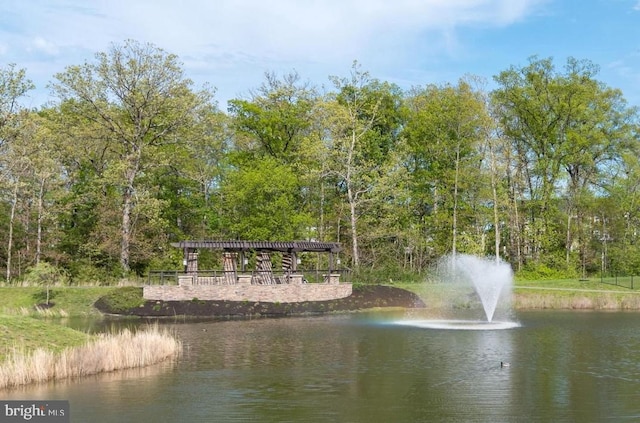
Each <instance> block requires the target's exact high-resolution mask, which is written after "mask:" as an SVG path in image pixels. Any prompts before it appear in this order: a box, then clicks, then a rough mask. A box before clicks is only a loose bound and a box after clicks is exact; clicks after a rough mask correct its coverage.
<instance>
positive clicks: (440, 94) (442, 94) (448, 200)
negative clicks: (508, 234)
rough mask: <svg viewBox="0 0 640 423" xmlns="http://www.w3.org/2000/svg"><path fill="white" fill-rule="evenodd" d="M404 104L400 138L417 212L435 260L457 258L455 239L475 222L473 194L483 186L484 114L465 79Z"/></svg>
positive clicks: (415, 95) (417, 92) (417, 94)
mask: <svg viewBox="0 0 640 423" xmlns="http://www.w3.org/2000/svg"><path fill="white" fill-rule="evenodd" d="M408 103H409V110H410V111H409V116H408V121H407V124H406V126H405V129H404V132H403V134H404V138H405V139H406V141H407V148H408V157H407V159H408V160H407V165H408V166H409V167H410V174H411V175H412V176H413V183H414V188H413V189H414V192H415V196H414V202H415V203H416V205H415V206H416V210H418V211H419V213H421V214H422V215H423V218H424V219H425V222H424V223H425V225H426V226H425V227H426V228H431V229H430V230H428V231H429V232H427V233H426V234H425V235H426V236H427V237H429V238H431V239H433V240H434V242H435V247H436V249H437V253H438V255H440V254H444V253H449V252H450V253H453V254H455V253H456V252H457V251H458V249H459V246H458V241H459V240H458V236H459V234H460V233H461V231H462V230H464V229H463V228H465V226H466V229H467V230H468V229H469V227H468V224H469V222H471V221H472V220H474V216H473V215H472V214H470V212H472V211H473V210H474V208H475V207H476V205H475V204H473V201H472V196H473V195H475V194H472V193H473V192H474V191H477V190H478V189H479V187H480V182H481V181H480V179H479V171H480V168H479V166H478V163H479V162H480V155H479V152H480V147H481V145H482V144H483V143H484V142H485V140H486V137H487V132H488V125H489V115H488V110H487V108H486V105H485V102H484V100H483V98H482V96H481V95H480V93H478V92H477V91H475V90H473V89H472V87H471V85H470V84H469V83H467V82H466V81H464V80H461V81H460V82H459V83H458V85H456V86H452V85H445V86H435V85H430V86H427V87H426V88H424V89H415V90H414V92H413V93H412V94H411V96H410V98H409V99H408ZM463 210H464V211H465V212H464V214H462V213H461V212H462V211H463ZM465 222H466V223H465Z"/></svg>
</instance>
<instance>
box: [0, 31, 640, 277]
mask: <svg viewBox="0 0 640 423" xmlns="http://www.w3.org/2000/svg"><path fill="white" fill-rule="evenodd" d="M597 74H598V68H597V66H596V65H595V64H593V63H592V62H590V61H588V60H577V59H573V58H570V59H569V60H567V62H566V63H565V64H563V65H562V66H558V65H557V64H556V63H554V62H553V60H552V59H550V58H539V57H535V56H534V57H531V58H529V60H528V62H527V64H526V65H524V66H511V67H509V68H508V69H506V70H504V71H502V72H500V73H499V74H498V75H496V76H494V82H495V84H494V85H495V88H494V89H492V90H489V89H487V85H488V84H487V81H484V80H482V79H481V78H478V77H474V76H465V77H463V78H461V79H460V80H458V81H456V82H455V83H447V84H430V83H427V84H425V85H423V86H416V87H413V88H411V89H409V90H404V91H403V90H402V89H400V88H399V87H398V86H396V85H395V84H392V83H389V82H385V81H380V80H378V79H376V78H374V77H372V76H371V75H370V74H369V73H368V72H367V71H365V70H363V69H362V67H361V65H360V64H358V63H357V62H354V63H353V66H352V67H351V69H350V70H349V71H348V72H347V74H346V76H330V77H329V81H330V83H331V88H330V89H328V90H324V91H321V90H320V89H319V88H318V87H316V86H313V85H312V84H310V83H308V82H305V80H304V79H303V78H302V77H301V76H300V75H299V74H297V73H296V72H291V73H288V74H284V75H277V74H274V73H266V74H265V78H264V81H263V82H262V84H261V85H260V86H259V87H257V88H253V89H251V90H249V91H248V94H247V95H246V96H244V97H242V98H237V99H233V100H230V101H229V103H228V109H227V110H226V111H223V110H220V108H219V107H218V105H217V103H216V101H215V90H214V89H213V88H211V87H210V86H206V85H205V86H203V87H195V86H194V84H193V82H192V81H191V80H189V79H188V78H187V77H186V76H185V73H184V70H183V69H182V65H181V63H180V61H179V58H178V57H177V56H175V55H173V54H170V53H167V52H166V51H164V50H163V49H161V48H158V47H156V46H154V45H152V44H144V43H139V42H137V41H132V40H129V41H125V42H123V43H121V44H113V45H111V46H110V48H109V49H108V51H106V52H101V53H98V54H96V56H95V57H94V58H93V59H91V60H87V61H86V62H85V63H83V64H80V65H72V66H68V67H67V68H66V69H65V70H64V71H63V72H61V73H58V74H56V75H54V76H53V79H52V82H51V83H50V85H49V89H50V90H51V92H52V94H53V96H54V98H55V99H56V100H55V101H54V102H52V103H49V104H46V105H43V106H40V107H38V108H37V109H27V108H25V107H24V106H22V103H21V101H22V100H23V99H24V98H26V97H27V96H28V94H29V91H30V90H32V89H33V88H34V86H33V83H32V82H31V81H30V80H29V79H28V77H27V71H26V70H25V69H21V68H19V67H17V66H16V65H7V66H5V67H0V208H2V211H3V213H2V214H0V244H1V245H2V248H1V249H0V268H3V270H4V274H5V277H6V280H7V281H11V280H14V279H18V278H20V277H23V275H25V274H28V272H29V271H30V269H37V268H42V267H43V266H50V267H51V268H53V269H56V271H59V272H61V273H62V274H64V275H66V276H67V277H68V278H70V280H78V281H82V280H104V279H109V278H119V277H123V276H127V275H132V274H137V275H144V274H146V273H147V272H148V271H149V270H150V269H179V268H181V263H182V252H181V251H177V250H176V249H174V248H172V247H170V243H171V242H176V241H180V240H184V239H247V240H274V241H278V240H299V239H314V240H320V241H338V242H341V243H342V245H343V247H344V248H343V252H342V253H341V262H342V263H343V265H345V266H347V267H350V268H352V269H354V270H358V271H363V272H373V273H374V274H377V275H378V276H380V275H385V276H384V277H386V275H395V276H392V277H397V276H398V275H402V274H414V275H415V274H420V273H422V272H424V271H425V270H426V269H428V268H429V267H430V266H432V265H434V263H436V262H437V260H438V259H439V258H440V257H441V256H443V255H446V254H451V253H453V254H455V253H469V254H476V255H481V256H495V257H499V258H500V259H502V260H505V261H507V262H509V263H510V264H511V265H512V267H513V268H514V270H515V271H516V272H520V273H522V274H531V275H534V276H537V277H542V276H552V275H553V276H567V277H568V276H583V277H586V276H589V275H593V274H596V273H599V272H602V271H611V270H615V271H616V272H621V273H631V274H638V273H639V271H640V247H639V245H638V242H637V241H638V237H639V236H640V233H639V229H640V163H639V161H638V146H639V143H638V141H639V132H640V131H639V128H640V126H639V120H638V110H637V109H636V108H635V107H630V106H629V105H628V104H627V102H626V101H625V99H624V96H623V93H622V92H621V91H620V90H618V89H615V88H611V87H609V86H607V85H606V84H604V83H602V82H600V81H598V79H597ZM309 260H311V258H309Z"/></svg>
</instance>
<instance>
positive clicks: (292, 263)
mask: <svg viewBox="0 0 640 423" xmlns="http://www.w3.org/2000/svg"><path fill="white" fill-rule="evenodd" d="M171 245H172V246H173V247H177V248H181V249H182V250H183V251H184V260H183V264H184V271H185V273H187V274H196V273H197V272H198V250H200V249H209V250H222V251H223V253H224V254H223V257H224V258H223V261H224V263H223V265H224V267H225V270H232V269H231V266H233V270H235V258H234V256H236V255H237V256H239V262H240V265H241V271H242V272H244V271H245V270H246V269H245V266H246V260H245V257H246V254H247V253H248V252H255V253H257V259H258V262H259V263H265V264H267V263H268V265H269V266H270V261H269V254H270V253H272V252H279V253H283V265H284V264H285V263H286V264H287V265H288V266H289V268H288V270H290V271H295V270H296V265H297V255H298V254H299V253H302V252H317V253H327V254H329V269H328V270H329V273H331V272H332V271H333V270H334V269H335V254H337V253H339V252H340V250H341V248H340V244H339V243H337V242H317V241H290V242H289V241H287V242H285V241H215V240H200V241H180V242H176V243H172V244H171Z"/></svg>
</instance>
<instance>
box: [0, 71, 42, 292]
mask: <svg viewBox="0 0 640 423" xmlns="http://www.w3.org/2000/svg"><path fill="white" fill-rule="evenodd" d="M33 88H34V85H33V83H32V82H31V81H30V80H29V79H27V77H26V72H25V70H24V69H16V66H15V65H14V64H10V65H8V66H6V67H5V68H0V190H1V191H4V193H5V195H4V196H5V198H7V199H8V202H9V204H10V207H9V220H8V222H7V224H8V234H7V241H6V242H7V249H6V279H7V281H9V279H10V277H11V258H12V254H13V241H14V233H13V232H14V223H15V218H16V209H17V207H18V200H19V194H20V189H21V187H22V186H23V183H24V178H25V177H26V173H27V172H28V168H29V166H28V163H27V160H28V157H24V156H23V155H22V154H20V149H21V148H22V145H21V143H20V139H21V137H22V136H23V135H24V132H25V125H24V122H25V118H26V116H27V115H28V113H27V112H26V110H25V109H24V108H23V107H22V105H21V104H20V100H21V99H22V97H24V96H25V95H26V94H27V93H28V92H29V90H31V89H33Z"/></svg>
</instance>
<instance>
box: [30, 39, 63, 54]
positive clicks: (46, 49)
mask: <svg viewBox="0 0 640 423" xmlns="http://www.w3.org/2000/svg"><path fill="white" fill-rule="evenodd" d="M31 49H32V50H36V51H40V52H43V53H45V54H48V55H50V56H55V55H57V54H58V53H59V52H60V49H59V48H58V46H57V45H56V44H55V43H53V42H51V41H47V40H45V39H44V38H42V37H35V38H34V39H33V40H32V42H31Z"/></svg>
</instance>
